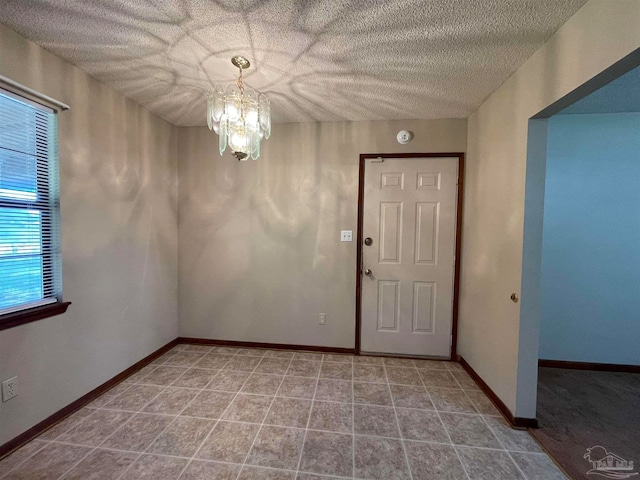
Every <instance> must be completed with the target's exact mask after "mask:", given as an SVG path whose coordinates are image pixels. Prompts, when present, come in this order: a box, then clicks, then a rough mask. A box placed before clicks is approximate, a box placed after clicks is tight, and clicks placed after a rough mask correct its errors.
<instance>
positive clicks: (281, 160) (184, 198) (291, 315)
mask: <svg viewBox="0 0 640 480" xmlns="http://www.w3.org/2000/svg"><path fill="white" fill-rule="evenodd" d="M401 129H407V130H411V131H413V132H414V134H415V138H414V140H413V141H412V142H411V143H409V144H408V145H400V144H398V143H397V142H396V133H397V132H398V131H399V130H401ZM466 135H467V123H466V120H464V119H453V120H421V121H388V122H334V123H316V124H312V123H309V124H278V125H276V126H275V128H274V132H273V134H272V136H271V138H270V139H269V140H267V141H265V142H264V150H263V155H262V156H261V157H260V159H259V160H258V161H257V162H252V161H248V162H238V161H237V160H235V159H233V158H232V157H231V156H230V154H229V153H225V156H224V157H220V155H219V154H218V153H217V151H216V145H217V136H216V135H215V134H213V133H212V132H209V130H208V129H207V128H206V127H205V128H181V129H179V133H178V145H179V147H178V156H179V170H180V187H179V190H180V194H179V195H180V202H179V203H180V215H179V219H180V227H179V238H180V241H179V245H180V255H179V259H180V261H179V264H180V267H179V270H180V274H179V281H180V287H179V288H180V333H181V334H182V335H183V336H190V337H203V338H217V339H225V340H243V341H255V342H276V343H290V344H303V345H324V346H331V347H348V348H353V346H354V338H355V336H354V330H355V287H356V242H355V241H354V242H350V243H347V242H340V230H353V232H354V240H355V234H356V231H357V206H358V161H359V154H360V153H383V152H422V153H427V152H464V151H465V150H466ZM319 312H325V313H326V314H327V324H326V325H319V324H318V313H319Z"/></svg>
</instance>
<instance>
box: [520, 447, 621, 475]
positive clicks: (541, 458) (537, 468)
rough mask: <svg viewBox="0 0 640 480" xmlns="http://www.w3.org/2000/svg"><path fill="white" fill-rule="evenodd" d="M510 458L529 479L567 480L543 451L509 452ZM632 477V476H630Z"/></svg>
mask: <svg viewBox="0 0 640 480" xmlns="http://www.w3.org/2000/svg"><path fill="white" fill-rule="evenodd" d="M510 455H511V458H513V460H514V461H515V462H516V465H518V467H520V470H522V472H523V473H524V474H525V475H526V476H527V478H529V479H534V480H567V476H566V475H565V474H564V473H562V472H561V471H560V469H559V468H558V467H557V466H556V465H555V463H553V461H552V460H551V459H550V458H549V457H548V456H547V455H545V454H544V453H514V452H511V453H510ZM630 478H632V477H630Z"/></svg>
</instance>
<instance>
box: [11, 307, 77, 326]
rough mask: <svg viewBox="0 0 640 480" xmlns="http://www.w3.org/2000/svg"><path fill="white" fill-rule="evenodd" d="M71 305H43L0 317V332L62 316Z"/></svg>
mask: <svg viewBox="0 0 640 480" xmlns="http://www.w3.org/2000/svg"><path fill="white" fill-rule="evenodd" d="M69 305H71V302H58V303H52V304H50V305H43V306H42V307H35V308H30V309H28V310H21V311H19V312H13V313H7V314H6V315H0V330H6V329H8V328H13V327H17V326H18V325H24V324H25V323H30V322H35V321H37V320H42V319H44V318H48V317H53V316H54V315H60V314H61V313H64V312H66V311H67V308H69Z"/></svg>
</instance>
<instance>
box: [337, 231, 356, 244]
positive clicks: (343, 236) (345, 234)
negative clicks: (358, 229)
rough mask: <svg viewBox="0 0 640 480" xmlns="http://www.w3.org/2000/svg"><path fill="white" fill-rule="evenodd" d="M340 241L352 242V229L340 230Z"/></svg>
mask: <svg viewBox="0 0 640 480" xmlns="http://www.w3.org/2000/svg"><path fill="white" fill-rule="evenodd" d="M340 241H341V242H353V231H352V230H342V231H341V232H340Z"/></svg>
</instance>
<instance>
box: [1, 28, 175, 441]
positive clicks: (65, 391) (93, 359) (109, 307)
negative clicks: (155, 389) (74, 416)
mask: <svg viewBox="0 0 640 480" xmlns="http://www.w3.org/2000/svg"><path fill="white" fill-rule="evenodd" d="M0 52H2V54H1V55H0V75H4V76H6V77H9V78H11V79H12V80H15V81H17V82H20V83H22V84H24V85H26V86H28V87H31V88H34V89H36V90H38V91H40V92H42V93H44V94H46V95H49V96H52V97H54V98H57V99H59V100H61V101H63V102H65V103H67V104H69V105H70V106H71V110H69V111H66V112H62V113H60V114H59V144H60V187H61V192H62V193H61V210H62V262H63V265H62V270H63V281H64V297H65V300H68V301H71V302H73V304H72V305H71V306H70V307H69V310H68V311H67V313H66V314H64V315H59V316H56V317H51V318H47V319H44V320H41V321H38V322H33V323H30V324H26V325H22V326H19V327H15V328H12V329H9V330H3V331H0V379H2V380H4V379H6V378H9V377H12V376H14V375H17V376H18V390H19V396H18V397H16V398H15V399H13V400H10V401H9V402H6V403H2V404H0V425H1V426H2V427H1V428H0V444H3V443H5V442H6V441H8V440H10V439H12V438H13V437H15V436H16V435H18V434H20V433H22V432H23V431H25V430H27V429H28V428H30V427H32V426H33V425H34V424H36V423H38V422H39V421H41V420H43V419H44V418H46V417H47V416H49V415H51V414H52V413H54V412H56V411H57V410H59V409H61V408H62V407H64V406H66V405H68V404H69V403H71V402H72V401H74V400H76V399H77V398H79V397H80V396H82V395H84V394H85V393H87V392H88V391H90V390H91V389H93V388H95V387H97V386H98V385H100V384H102V383H103V382H105V381H106V380H108V379H109V378H111V377H113V376H114V375H116V374H118V373H120V372H121V371H122V370H124V369H126V368H128V367H129V366H131V365H132V364H134V363H135V362H137V361H138V360H140V359H141V358H143V357H145V356H146V355H148V354H149V353H151V352H153V351H154V350H156V349H158V348H159V347H161V346H162V345H164V344H166V343H167V342H169V341H170V340H173V339H174V338H175V337H176V336H177V333H178V326H177V280H176V277H177V226H176V225H177V220H176V212H177V196H176V194H177V185H176V181H177V168H176V151H177V150H176V148H177V138H176V135H177V132H176V130H177V129H176V127H174V126H172V125H171V124H169V123H167V122H165V121H164V120H161V119H159V118H158V117H156V116H155V115H153V114H150V113H149V112H148V111H146V110H145V109H144V108H142V107H140V106H137V105H135V104H134V103H133V102H131V101H129V100H126V99H125V98H124V97H122V96H121V95H119V94H117V93H115V92H113V91H112V90H110V89H109V88H107V87H105V86H104V85H102V84H100V83H98V82H97V81H95V80H93V79H91V78H90V77H88V76H87V75H86V74H85V73H83V72H82V71H80V70H79V69H77V68H75V67H72V66H71V65H69V64H68V63H65V62H64V61H62V60H61V59H60V58H58V57H56V56H54V55H52V54H50V53H49V52H46V51H45V50H43V49H42V48H41V47H38V46H37V45H35V44H33V43H31V42H29V41H27V40H25V39H24V38H23V37H20V36H19V35H18V34H16V33H15V32H13V31H12V30H9V29H8V28H6V27H4V26H2V25H0Z"/></svg>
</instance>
